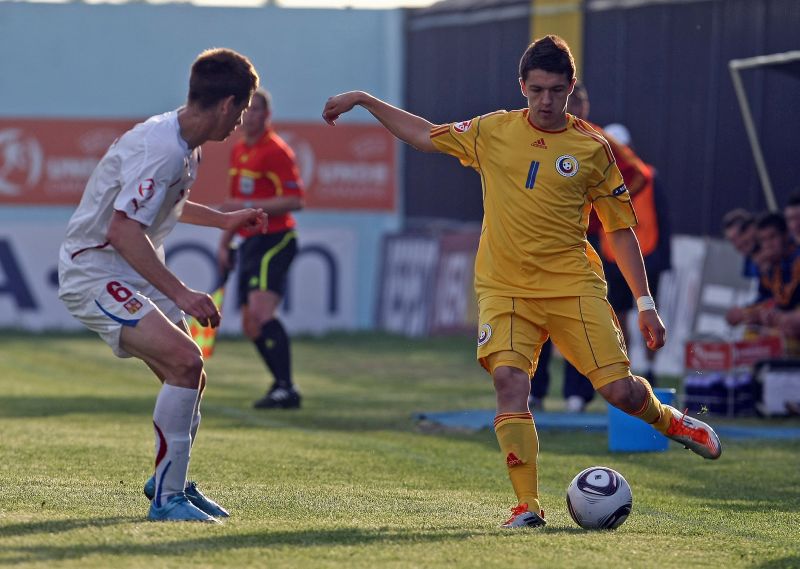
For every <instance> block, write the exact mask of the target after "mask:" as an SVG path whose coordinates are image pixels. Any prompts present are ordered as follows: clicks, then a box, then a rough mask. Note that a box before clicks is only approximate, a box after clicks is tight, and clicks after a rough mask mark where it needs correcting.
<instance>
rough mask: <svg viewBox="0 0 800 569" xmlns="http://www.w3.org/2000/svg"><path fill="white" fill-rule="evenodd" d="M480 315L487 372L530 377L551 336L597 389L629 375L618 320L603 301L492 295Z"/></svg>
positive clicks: (480, 338) (481, 355)
mask: <svg viewBox="0 0 800 569" xmlns="http://www.w3.org/2000/svg"><path fill="white" fill-rule="evenodd" d="M478 311H479V320H478V321H479V324H478V361H479V362H480V364H481V365H482V366H483V367H484V368H485V369H486V371H488V372H489V373H492V372H493V371H494V370H495V369H496V368H498V367H500V366H511V367H515V368H518V369H521V370H522V371H524V372H526V373H529V374H531V375H532V374H533V372H534V371H535V370H536V364H537V361H538V359H539V352H540V351H541V349H542V345H543V344H544V343H545V342H546V341H547V339H548V337H549V338H550V339H552V341H553V343H554V344H555V345H556V347H557V348H558V350H559V351H560V352H561V353H562V354H563V355H564V357H565V358H566V359H567V360H569V362H570V363H572V365H574V366H575V368H576V369H577V370H578V371H579V372H581V373H582V374H583V375H585V376H586V377H588V378H589V380H590V381H591V382H592V385H593V386H594V388H595V389H599V388H600V387H603V386H604V385H607V384H609V383H611V382H612V381H616V380H618V379H622V378H624V377H628V376H629V375H630V374H631V371H630V361H629V360H628V353H627V350H626V347H625V340H624V338H623V336H622V330H621V328H620V324H619V321H618V320H617V317H616V316H615V314H614V311H613V310H612V308H611V305H610V304H609V303H608V301H607V300H606V299H605V298H599V297H592V296H571V297H564V298H512V297H504V296H489V297H485V298H483V299H481V300H480V301H479V302H478Z"/></svg>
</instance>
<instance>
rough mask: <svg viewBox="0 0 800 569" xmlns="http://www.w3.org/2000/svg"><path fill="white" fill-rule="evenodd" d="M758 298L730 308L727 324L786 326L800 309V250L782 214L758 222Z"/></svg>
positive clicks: (772, 214) (773, 213)
mask: <svg viewBox="0 0 800 569" xmlns="http://www.w3.org/2000/svg"><path fill="white" fill-rule="evenodd" d="M755 225H756V239H757V242H758V260H759V265H760V266H759V267H758V278H759V281H758V297H757V298H756V300H755V302H754V303H753V304H751V305H749V306H744V307H736V308H731V309H730V310H729V311H728V313H727V314H726V320H727V321H728V323H729V324H731V325H732V326H735V325H738V324H750V325H760V326H768V327H773V328H774V327H776V326H777V327H780V326H783V322H784V320H786V313H788V312H792V311H794V310H795V309H797V308H800V250H799V249H798V247H797V245H795V243H794V242H793V240H792V238H791V236H790V235H789V232H788V229H787V226H786V220H785V219H784V217H783V214H781V213H775V212H768V213H764V214H762V215H761V216H759V218H758V219H757V221H756V223H755Z"/></svg>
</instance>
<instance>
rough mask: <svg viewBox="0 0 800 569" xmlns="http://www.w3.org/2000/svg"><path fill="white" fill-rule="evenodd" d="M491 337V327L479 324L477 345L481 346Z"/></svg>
mask: <svg viewBox="0 0 800 569" xmlns="http://www.w3.org/2000/svg"><path fill="white" fill-rule="evenodd" d="M491 337H492V327H491V326H489V325H488V324H481V327H480V329H479V330H478V345H479V346H482V345H484V344H485V343H486V342H488V341H489V338H491Z"/></svg>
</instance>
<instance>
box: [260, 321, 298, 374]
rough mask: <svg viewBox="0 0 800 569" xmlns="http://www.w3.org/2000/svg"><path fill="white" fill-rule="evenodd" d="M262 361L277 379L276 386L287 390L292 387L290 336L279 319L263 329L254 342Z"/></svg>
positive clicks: (270, 322) (268, 323) (266, 324)
mask: <svg viewBox="0 0 800 569" xmlns="http://www.w3.org/2000/svg"><path fill="white" fill-rule="evenodd" d="M253 343H254V344H255V345H256V349H257V350H258V353H259V354H260V355H261V359H262V360H264V363H265V364H266V365H267V367H268V368H269V371H271V372H272V375H273V376H274V377H275V385H276V386H277V387H283V388H285V389H293V386H292V362H291V354H290V350H289V335H288V334H287V333H286V329H285V328H284V327H283V324H281V321H280V320H278V319H277V318H273V319H272V320H270V321H269V322H267V323H265V324H264V325H263V326H262V327H261V334H260V335H259V336H258V338H257V339H256V340H255V341H254V342H253Z"/></svg>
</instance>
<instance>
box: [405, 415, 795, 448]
mask: <svg viewBox="0 0 800 569" xmlns="http://www.w3.org/2000/svg"><path fill="white" fill-rule="evenodd" d="M494 417H495V411H494V410H493V409H465V410H463V411H443V412H425V413H417V414H416V415H415V416H414V418H415V419H416V420H417V421H427V422H430V423H434V424H437V425H440V426H442V427H445V428H451V429H469V430H476V431H477V430H480V429H492V428H494ZM534 420H535V421H536V428H537V430H540V431H546V430H572V431H591V432H603V431H606V430H607V429H608V416H607V415H605V414H603V413H551V412H546V411H544V412H538V413H535V414H534ZM710 421H711V424H712V426H713V427H714V430H715V431H716V432H717V434H718V435H719V436H720V437H722V438H723V439H724V438H730V439H785V440H789V439H800V427H770V426H763V427H758V426H737V425H715V424H714V421H713V418H711V419H710Z"/></svg>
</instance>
